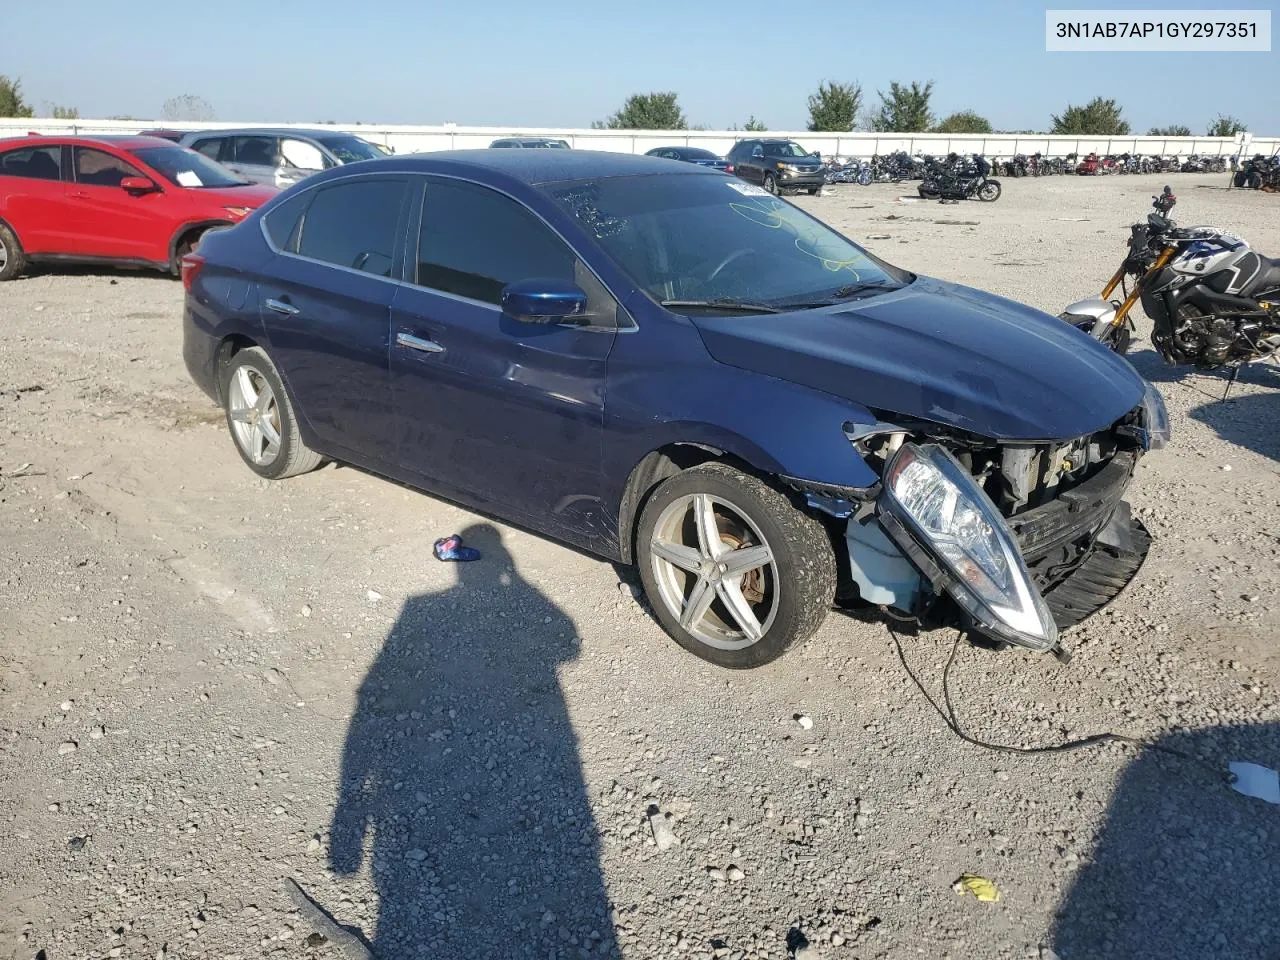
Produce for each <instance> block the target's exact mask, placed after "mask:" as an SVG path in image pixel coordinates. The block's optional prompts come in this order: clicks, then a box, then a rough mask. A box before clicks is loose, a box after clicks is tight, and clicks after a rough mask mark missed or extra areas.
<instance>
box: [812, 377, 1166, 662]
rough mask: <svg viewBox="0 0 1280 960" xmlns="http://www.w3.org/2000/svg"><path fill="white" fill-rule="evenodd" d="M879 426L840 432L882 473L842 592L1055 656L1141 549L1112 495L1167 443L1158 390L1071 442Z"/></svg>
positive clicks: (888, 423)
mask: <svg viewBox="0 0 1280 960" xmlns="http://www.w3.org/2000/svg"><path fill="white" fill-rule="evenodd" d="M882 417H883V419H882V420H881V422H878V423H876V424H874V425H859V424H853V423H849V424H846V425H845V432H846V435H847V436H848V438H849V440H850V442H851V443H852V444H853V445H854V448H855V449H856V450H857V451H858V452H859V453H860V454H861V455H862V456H863V458H864V459H865V460H866V462H867V463H868V464H869V465H870V466H872V467H873V468H874V469H876V470H877V471H878V472H879V474H880V476H881V484H880V487H879V488H878V490H876V491H868V494H872V493H874V496H868V497H866V498H863V503H862V504H861V506H860V507H859V508H855V509H852V510H850V511H849V512H847V513H846V514H845V516H847V517H848V526H847V531H846V537H845V539H846V543H847V545H848V553H849V578H848V580H849V583H848V584H847V585H846V586H847V587H848V588H849V589H850V591H851V590H852V589H855V588H856V593H857V595H858V596H859V597H860V598H861V599H862V600H864V601H865V602H869V603H874V604H877V605H881V606H885V607H889V608H892V609H894V610H897V611H899V612H900V613H902V614H906V615H909V616H915V617H920V618H922V619H933V620H937V619H939V616H938V614H939V613H940V612H941V611H940V608H942V609H943V610H945V609H947V608H949V609H950V610H951V612H958V613H959V615H960V622H961V625H962V626H965V627H967V628H969V629H972V630H974V631H976V632H978V633H980V634H982V635H984V636H986V637H988V638H990V639H991V640H993V641H996V642H998V643H1002V644H1003V643H1012V644H1017V645H1018V646H1022V647H1026V648H1029V649H1032V650H1037V651H1053V652H1054V653H1056V654H1057V655H1059V656H1060V657H1062V658H1064V659H1065V658H1066V656H1067V655H1066V653H1065V650H1064V649H1063V647H1062V644H1061V642H1060V640H1059V637H1058V631H1059V629H1060V628H1065V627H1068V626H1071V625H1073V624H1076V623H1079V622H1080V621H1081V620H1083V619H1085V618H1086V617H1088V616H1090V615H1091V614H1093V613H1095V612H1096V611H1098V610H1099V609H1101V608H1102V607H1104V606H1105V605H1106V604H1108V603H1110V602H1111V601H1112V600H1113V599H1115V597H1116V596H1118V595H1119V593H1120V592H1121V591H1122V590H1123V589H1124V588H1125V586H1127V585H1128V583H1129V582H1130V581H1131V580H1132V579H1133V577H1134V576H1135V575H1136V574H1137V572H1138V569H1139V568H1140V567H1141V565H1142V562H1143V560H1144V559H1145V558H1146V554H1147V551H1148V549H1149V547H1150V543H1151V541H1150V537H1149V535H1148V534H1147V531H1146V529H1145V528H1144V527H1143V526H1142V524H1141V523H1140V522H1138V521H1137V520H1135V519H1134V518H1133V516H1132V514H1131V512H1130V510H1129V505H1128V504H1127V503H1125V502H1124V500H1123V496H1124V492H1125V489H1126V488H1127V487H1128V484H1129V481H1130V479H1131V478H1132V476H1133V472H1134V469H1135V467H1136V466H1137V462H1138V459H1139V458H1140V457H1141V456H1142V455H1143V454H1144V453H1145V452H1146V451H1148V450H1151V449H1155V448H1158V447H1160V446H1163V445H1164V443H1165V442H1166V440H1167V439H1168V436H1169V424H1168V419H1167V416H1166V414H1165V411H1164V404H1163V401H1162V400H1161V398H1160V395H1159V393H1158V391H1156V389H1155V388H1154V387H1152V386H1150V385H1148V388H1147V392H1146V395H1145V396H1144V398H1143V402H1142V403H1141V404H1140V405H1139V406H1138V407H1137V408H1135V409H1134V410H1133V411H1131V412H1130V413H1128V414H1127V415H1126V416H1125V417H1123V418H1122V419H1121V420H1119V421H1118V422H1116V423H1114V424H1112V425H1111V426H1110V427H1109V428H1107V429H1106V430H1102V431H1099V432H1097V433H1094V434H1091V435H1089V436H1085V437H1077V438H1072V439H1068V440H1053V441H1038V442H1010V441H995V440H992V439H989V438H984V437H980V436H977V435H974V434H970V433H966V432H964V431H961V430H957V429H954V428H950V427H945V426H941V425H939V424H936V423H932V422H927V421H919V420H912V419H911V418H901V417H891V415H889V414H883V415H882ZM817 496H818V499H817V500H815V495H814V494H812V493H811V495H810V501H811V502H812V503H814V504H815V506H819V507H824V503H823V502H822V499H821V492H819V493H818V495H817ZM828 512H834V511H832V510H830V509H829V508H828ZM944 598H945V599H944ZM945 601H950V603H949V604H948V603H946V602H945ZM942 619H946V618H945V617H944V618H942Z"/></svg>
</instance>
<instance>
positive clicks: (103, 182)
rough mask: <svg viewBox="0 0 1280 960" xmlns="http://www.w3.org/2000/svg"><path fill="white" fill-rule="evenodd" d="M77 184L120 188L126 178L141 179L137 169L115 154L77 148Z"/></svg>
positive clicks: (87, 148)
mask: <svg viewBox="0 0 1280 960" xmlns="http://www.w3.org/2000/svg"><path fill="white" fill-rule="evenodd" d="M75 171H76V183H83V184H87V185H89V186H95V187H118V186H120V181H121V180H123V179H124V178H125V177H140V176H142V173H141V172H140V171H139V170H138V168H137V167H135V166H133V164H131V163H129V162H128V161H126V160H122V159H121V158H120V157H117V156H115V155H114V154H110V153H107V152H105V151H103V150H93V149H91V148H89V147H76V148H75Z"/></svg>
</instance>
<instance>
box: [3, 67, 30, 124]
mask: <svg viewBox="0 0 1280 960" xmlns="http://www.w3.org/2000/svg"><path fill="white" fill-rule="evenodd" d="M34 115H35V111H34V110H33V109H31V106H30V104H28V103H27V101H26V100H24V99H22V81H21V80H19V79H17V78H14V79H12V80H11V79H9V78H8V77H6V76H4V75H3V74H0V117H31V116H34Z"/></svg>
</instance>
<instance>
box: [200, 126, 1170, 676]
mask: <svg viewBox="0 0 1280 960" xmlns="http://www.w3.org/2000/svg"><path fill="white" fill-rule="evenodd" d="M182 267H183V282H184V285H185V287H186V291H187V292H186V305H185V311H184V354H185V360H186V365H187V368H188V370H189V371H190V373H191V376H192V377H193V378H194V379H195V381H196V383H197V384H199V385H200V386H201V387H202V388H203V389H204V390H205V391H206V392H207V393H208V394H209V395H210V396H211V397H212V398H214V399H215V400H216V401H217V402H218V403H219V404H221V406H222V407H223V408H224V411H225V414H226V421H227V425H228V428H229V432H230V434H231V436H232V438H233V440H234V442H235V445H236V449H237V450H238V451H239V453H240V456H241V457H242V458H243V459H244V462H245V463H246V464H247V465H248V467H249V468H250V469H251V470H253V471H254V472H256V473H257V474H258V475H260V476H262V477H266V478H269V479H282V478H284V477H289V476H293V475H296V474H300V473H303V472H305V471H307V470H310V469H312V468H314V467H316V466H317V465H319V464H320V463H321V462H322V461H324V460H329V459H332V460H340V461H345V462H348V463H352V464H356V465H358V466H360V467H363V468H365V469H367V470H370V471H374V472H376V473H379V474H382V475H385V476H387V477H391V478H394V479H396V480H399V481H401V482H404V483H407V484H411V485H413V486H415V487H418V488H420V489H423V490H426V491H430V492H433V493H436V494H438V495H441V496H444V497H447V498H449V499H451V500H454V501H457V502H460V503H464V504H468V505H471V506H474V507H476V508H478V509H481V510H484V511H486V512H488V513H491V514H495V515H498V516H501V517H504V518H506V519H508V520H509V521H511V522H513V523H515V524H519V525H522V526H524V527H527V528H530V529H533V530H536V531H539V532H541V533H542V534H544V535H546V536H548V537H550V538H553V539H555V540H559V541H562V542H564V543H568V544H573V545H575V546H577V547H580V548H584V549H586V550H589V551H592V552H594V553H597V554H599V555H601V556H603V557H607V558H609V559H611V560H614V561H620V562H624V563H629V564H635V565H636V567H637V568H638V570H639V575H640V578H641V581H642V583H643V585H644V589H645V591H646V593H647V595H648V599H649V601H650V603H651V605H652V608H653V612H654V615H655V616H656V617H657V619H658V620H659V621H660V622H661V624H662V626H663V627H664V628H665V629H666V630H667V632H668V633H669V634H670V635H671V636H672V637H673V638H674V639H675V640H676V641H677V642H678V643H680V644H681V645H682V646H684V647H685V648H687V649H688V650H690V651H692V652H694V653H695V654H697V655H698V656H701V657H703V658H705V659H707V660H709V661H711V662H713V663H717V664H720V665H722V666H725V667H733V668H742V667H754V666H758V665H760V664H763V663H766V662H768V661H770V660H772V659H774V658H776V657H777V656H779V655H780V654H782V653H783V652H784V651H785V650H787V649H788V648H789V647H791V646H792V645H794V644H795V643H797V642H799V641H802V640H804V639H805V638H806V637H808V636H809V635H811V634H812V633H813V632H814V631H815V630H816V629H817V628H818V626H819V625H820V624H821V623H822V621H823V619H824V618H825V616H826V614H827V612H828V611H829V610H830V609H831V608H832V606H833V605H836V604H846V605H847V604H859V603H861V604H875V605H880V606H884V607H887V608H892V609H893V610H895V611H897V613H896V615H897V616H901V617H913V618H917V619H919V620H920V621H921V622H922V623H926V624H932V623H957V624H960V625H962V626H964V627H966V628H969V629H972V630H975V631H977V632H979V633H982V634H984V635H986V636H988V637H990V638H991V639H993V640H995V641H997V642H999V643H1015V644H1020V645H1022V646H1024V647H1028V648H1031V649H1035V650H1045V651H1049V650H1052V651H1056V652H1058V653H1059V654H1062V653H1063V649H1062V646H1061V641H1060V640H1059V636H1058V630H1059V628H1060V627H1061V626H1064V625H1067V624H1070V623H1074V622H1076V621H1078V620H1080V619H1082V618H1083V617H1085V616H1088V615H1089V614H1091V613H1092V612H1094V611H1095V610H1097V609H1098V608H1100V607H1101V606H1102V605H1104V604H1105V603H1107V602H1109V601H1110V600H1111V599H1112V597H1113V596H1114V595H1115V594H1116V593H1118V592H1119V590H1120V589H1122V588H1123V586H1124V584H1125V583H1127V582H1128V581H1129V580H1130V579H1131V578H1132V577H1133V575H1134V574H1135V573H1136V571H1137V569H1138V567H1139V565H1140V564H1141V562H1142V559H1143V557H1144V556H1145V554H1146V551H1147V546H1148V544H1149V540H1148V538H1147V535H1146V533H1145V531H1144V530H1143V529H1142V526H1141V524H1139V523H1138V522H1137V521H1135V520H1133V519H1132V518H1131V516H1130V513H1129V510H1128V507H1127V506H1126V505H1125V503H1124V502H1123V499H1122V497H1123V494H1124V491H1125V488H1126V486H1127V485H1128V483H1129V480H1130V477H1131V476H1132V473H1133V470H1134V467H1135V465H1136V463H1137V461H1138V459H1139V457H1141V456H1142V455H1143V454H1144V453H1145V452H1146V451H1147V450H1149V449H1151V448H1153V447H1157V446H1159V445H1160V444H1161V443H1162V442H1163V440H1164V438H1165V437H1166V436H1167V434H1168V421H1167V418H1166V417H1165V416H1164V409H1163V405H1162V403H1161V400H1160V396H1159V394H1158V393H1157V392H1156V391H1155V390H1154V388H1152V387H1151V386H1150V385H1149V384H1147V383H1146V382H1145V381H1144V380H1143V379H1142V378H1141V377H1139V376H1138V375H1137V374H1136V373H1135V372H1134V370H1133V368H1132V367H1130V366H1129V365H1128V363H1126V362H1125V361H1124V360H1123V359H1122V358H1120V357H1117V356H1116V355H1115V354H1113V353H1112V352H1110V351H1109V350H1107V349H1105V348H1104V347H1102V346H1100V345H1099V344H1097V343H1096V342H1094V341H1093V340H1092V339H1090V338H1089V337H1088V336H1086V335H1084V334H1081V333H1080V332H1079V331H1077V330H1075V329H1074V328H1072V327H1071V326H1070V325H1068V324H1066V323H1063V322H1061V321H1059V320H1057V319H1055V318H1053V317H1049V316H1047V315H1045V314H1042V313H1039V312H1037V311H1035V310H1032V309H1030V308H1028V307H1025V306H1021V305H1019V304H1016V303H1013V302H1011V301H1008V300H1003V299H1001V298H999V297H995V296H991V295H989V294H985V293H981V292H979V291H976V290H972V289H968V288H965V287H960V286H956V285H953V284H948V283H943V282H940V281H937V280H931V279H928V278H926V277H921V276H915V275H913V274H911V273H908V272H907V271H905V270H901V269H899V268H897V267H894V266H892V265H890V264H888V263H885V262H884V261H883V260H880V259H879V258H877V257H875V256H873V255H872V254H870V253H868V252H867V251H866V250H864V249H862V248H861V247H859V246H858V245H857V244H855V243H853V242H852V241H850V240H848V239H846V238H845V237H843V236H841V235H840V234H838V233H836V232H834V231H833V230H831V229H829V228H828V227H827V226H825V225H824V224H822V223H821V222H819V221H817V220H815V219H813V218H812V217H810V216H808V215H807V214H805V213H804V212H803V211H801V210H799V209H798V208H796V207H794V206H792V205H791V204H789V203H788V202H786V201H785V200H781V199H779V198H777V197H774V196H771V195H770V194H768V193H767V192H766V191H764V190H763V189H761V188H760V187H758V186H754V185H752V184H748V183H744V182H743V181H741V180H738V179H736V178H734V177H730V176H726V175H724V174H722V173H719V172H717V171H714V170H708V169H704V168H702V167H700V166H698V165H695V164H686V165H683V166H680V167H677V166H676V165H674V164H671V163H669V162H667V161H663V160H658V159H654V158H650V157H636V156H627V155H619V154H601V153H590V152H581V151H550V150H547V151H542V150H483V151H468V152H457V153H436V154H431V155H424V156H414V157H393V158H389V159H384V160H377V161H370V162H366V163H356V164H351V165H347V166H344V167H340V168H336V169H334V170H330V171H327V172H325V173H321V174H318V175H316V176H314V177H311V178H309V179H308V180H306V181H305V182H304V183H301V184H299V185H297V186H295V187H293V188H291V189H290V190H288V191H285V192H284V193H282V194H281V195H279V196H278V197H277V198H275V199H274V200H272V201H271V202H270V203H268V204H267V205H266V206H264V207H263V208H261V209H260V210H258V211H257V212H255V213H254V214H252V215H250V216H249V217H248V218H247V219H246V220H245V221H244V222H242V223H241V224H239V225H238V226H236V227H234V228H231V229H228V230H224V231H220V232H217V233H211V234H209V235H207V236H206V239H205V240H204V242H203V243H202V244H201V246H200V247H199V249H198V250H197V251H196V252H195V253H194V254H192V255H190V256H188V257H187V258H185V260H184V262H183V264H182Z"/></svg>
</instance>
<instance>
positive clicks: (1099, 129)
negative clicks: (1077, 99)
mask: <svg viewBox="0 0 1280 960" xmlns="http://www.w3.org/2000/svg"><path fill="white" fill-rule="evenodd" d="M1052 119H1053V129H1051V130H1050V131H1049V132H1050V133H1056V134H1068V135H1070V134H1074V135H1076V136H1086V137H1124V136H1128V134H1129V122H1128V121H1127V120H1125V119H1124V118H1123V117H1122V116H1120V108H1119V107H1118V106H1116V102H1115V101H1114V100H1105V99H1103V98H1102V97H1094V98H1093V99H1092V100H1090V101H1089V102H1088V103H1086V104H1085V105H1084V106H1083V107H1077V106H1073V105H1072V104H1067V109H1065V110H1063V111H1062V113H1061V115H1059V114H1056V113H1055V114H1053V115H1052Z"/></svg>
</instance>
